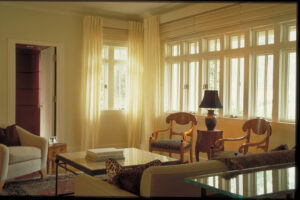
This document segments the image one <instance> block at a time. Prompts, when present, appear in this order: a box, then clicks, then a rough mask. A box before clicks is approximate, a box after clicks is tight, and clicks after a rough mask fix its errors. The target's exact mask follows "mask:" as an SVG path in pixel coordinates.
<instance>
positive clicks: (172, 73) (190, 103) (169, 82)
mask: <svg viewBox="0 0 300 200" xmlns="http://www.w3.org/2000/svg"><path fill="white" fill-rule="evenodd" d="M165 52H166V54H167V57H166V58H167V59H166V63H165V69H164V111H165V112H175V111H185V112H197V111H198V106H199V105H198V103H199V102H198V91H199V89H198V88H199V86H198V85H199V84H198V83H199V67H200V66H199V61H198V60H193V59H190V60H185V59H184V58H185V56H186V55H192V56H193V55H195V54H198V53H199V42H198V41H189V42H182V43H172V44H167V45H166V46H165ZM181 52H182V53H181Z"/></svg>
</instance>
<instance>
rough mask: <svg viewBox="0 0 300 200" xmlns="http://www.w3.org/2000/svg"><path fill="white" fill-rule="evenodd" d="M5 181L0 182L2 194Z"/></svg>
mask: <svg viewBox="0 0 300 200" xmlns="http://www.w3.org/2000/svg"><path fill="white" fill-rule="evenodd" d="M4 183H5V181H0V192H2V188H3V186H4Z"/></svg>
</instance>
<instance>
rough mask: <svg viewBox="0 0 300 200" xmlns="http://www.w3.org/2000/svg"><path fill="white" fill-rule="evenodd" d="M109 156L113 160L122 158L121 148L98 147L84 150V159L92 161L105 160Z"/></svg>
mask: <svg viewBox="0 0 300 200" xmlns="http://www.w3.org/2000/svg"><path fill="white" fill-rule="evenodd" d="M109 158H113V159H115V160H119V159H124V155H123V149H116V148H99V149H88V150H87V152H86V159H88V160H92V161H96V162H97V161H105V160H107V159H109Z"/></svg>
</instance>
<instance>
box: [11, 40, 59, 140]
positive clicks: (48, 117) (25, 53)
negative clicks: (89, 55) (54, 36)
mask: <svg viewBox="0 0 300 200" xmlns="http://www.w3.org/2000/svg"><path fill="white" fill-rule="evenodd" d="M15 49H16V112H15V115H16V118H15V119H16V124H18V125H19V126H21V127H23V128H24V129H26V130H28V131H30V132H31V133H33V134H35V135H39V136H42V137H45V138H49V137H50V136H53V135H54V136H56V98H55V97H56V47H52V46H39V45H28V44H16V48H15Z"/></svg>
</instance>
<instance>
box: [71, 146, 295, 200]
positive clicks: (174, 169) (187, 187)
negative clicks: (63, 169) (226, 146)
mask: <svg viewBox="0 0 300 200" xmlns="http://www.w3.org/2000/svg"><path fill="white" fill-rule="evenodd" d="M281 154H282V155H281ZM287 154H288V155H289V156H286V155H287ZM294 156H295V150H285V151H280V152H279V151H278V152H267V153H260V154H255V155H253V154H251V155H246V156H243V157H244V158H245V159H244V160H242V161H241V162H240V163H238V165H236V162H235V161H233V162H229V161H230V159H225V160H208V161H200V162H196V163H187V164H178V165H162V166H154V167H149V168H147V169H145V171H144V172H143V174H142V178H141V182H140V196H137V195H135V194H133V193H130V192H128V191H126V190H123V189H121V188H119V187H118V186H116V185H113V184H110V183H108V182H107V181H104V180H101V179H99V178H97V177H92V176H89V175H87V174H80V175H78V176H76V177H75V196H85V197H90V196H97V197H201V188H200V187H199V186H195V185H193V184H189V183H185V182H184V178H186V177H192V176H197V175H203V174H209V173H214V172H222V171H229V170H233V169H234V168H235V169H237V168H241V167H243V166H242V165H243V164H244V165H248V166H249V167H254V166H255V165H256V164H257V163H258V164H260V165H263V164H264V163H265V165H270V167H271V165H273V164H278V163H286V162H295V161H294ZM266 157H268V158H269V159H265V158H266ZM279 157H280V158H279ZM256 160H260V161H259V162H256ZM253 161H254V162H253ZM233 165H235V166H233ZM246 168H247V167H246ZM212 193H213V192H210V191H207V193H206V195H210V194H212Z"/></svg>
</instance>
